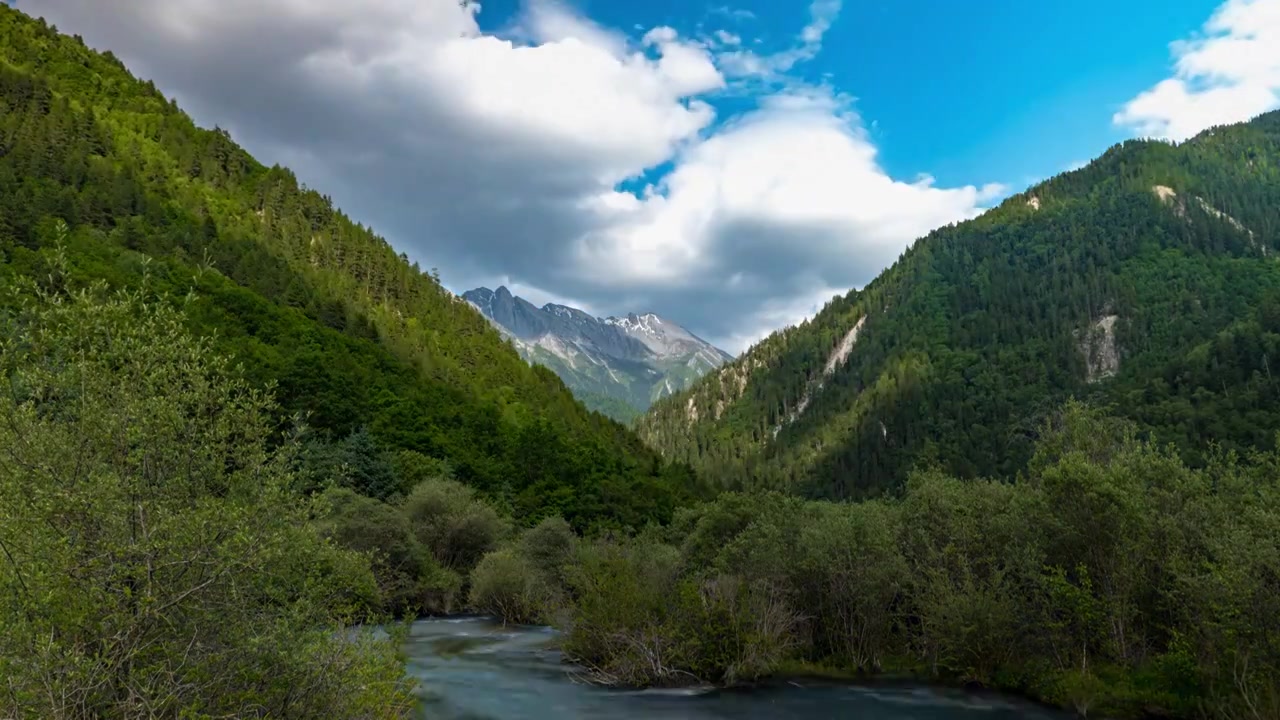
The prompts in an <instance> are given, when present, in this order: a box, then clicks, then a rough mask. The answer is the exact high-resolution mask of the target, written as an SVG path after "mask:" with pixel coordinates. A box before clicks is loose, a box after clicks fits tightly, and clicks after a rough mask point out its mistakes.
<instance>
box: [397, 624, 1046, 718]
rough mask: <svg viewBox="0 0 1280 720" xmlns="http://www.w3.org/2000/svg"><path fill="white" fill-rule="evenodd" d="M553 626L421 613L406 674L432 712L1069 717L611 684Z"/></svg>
mask: <svg viewBox="0 0 1280 720" xmlns="http://www.w3.org/2000/svg"><path fill="white" fill-rule="evenodd" d="M553 639H554V632H553V631H552V630H549V629H546V628H529V627H505V628H504V627H502V626H501V625H498V624H496V623H494V622H492V621H490V620H487V619H483V618H449V619H431V620H420V621H418V622H416V623H414V625H413V627H412V630H411V632H410V635H409V639H408V642H407V647H406V652H407V653H408V658H409V672H410V673H411V674H413V675H414V676H415V677H416V678H418V680H419V681H420V683H421V692H422V695H423V698H424V703H423V717H425V718H432V719H433V720H576V719H582V720H596V719H600V720H606V719H607V720H633V719H634V720H638V719H640V718H670V719H672V720H713V719H715V720H719V719H723V718H744V719H746V720H765V719H766V718H767V719H768V720H818V719H819V718H822V719H824V720H825V719H826V718H860V719H863V720H1013V719H1014V718H1026V719H1029V720H1065V718H1066V717H1067V716H1066V715H1064V714H1061V713H1057V712H1053V711H1050V710H1046V709H1043V708H1040V707H1038V706H1034V705H1031V704H1029V703H1026V702H1023V701H1021V700H1016V699H1011V698H1007V697H1003V696H999V695H989V694H977V693H969V692H964V691H960V690H939V689H932V688H926V687H902V686H859V685H848V684H834V683H819V682H810V681H797V682H781V683H777V684H775V685H772V686H769V687H763V688H756V689H752V690H739V691H717V690H712V689H709V688H703V689H686V690H638V691H628V690H610V689H606V688H601V687H595V686H592V685H587V684H583V683H579V682H575V681H574V680H573V678H572V677H571V674H570V672H569V668H568V667H567V666H566V665H565V664H564V663H563V661H562V658H561V656H560V654H559V653H558V652H556V650H555V649H554V648H553V647H552V641H553Z"/></svg>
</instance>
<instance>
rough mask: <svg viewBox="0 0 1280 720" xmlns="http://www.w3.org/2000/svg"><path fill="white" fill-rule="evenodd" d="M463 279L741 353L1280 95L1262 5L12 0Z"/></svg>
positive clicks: (1277, 41) (1274, 27)
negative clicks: (1044, 197)
mask: <svg viewBox="0 0 1280 720" xmlns="http://www.w3.org/2000/svg"><path fill="white" fill-rule="evenodd" d="M18 5H19V7H24V8H27V9H28V11H29V12H33V13H37V14H42V15H44V16H45V17H47V18H48V19H50V20H51V21H53V22H55V23H56V24H57V25H58V26H59V27H60V28H62V29H63V30H65V31H69V32H75V33H79V34H81V35H83V36H84V37H85V38H86V40H87V41H88V42H89V43H90V44H91V45H94V46H95V47H98V48H101V49H110V50H112V51H113V52H115V53H116V55H118V56H119V57H121V58H122V59H124V60H125V62H126V63H128V65H129V66H130V67H131V68H132V69H133V70H134V71H135V72H136V73H137V74H139V75H141V76H143V77H146V78H150V79H152V80H154V81H155V82H156V84H157V85H158V86H159V87H160V88H161V89H162V90H164V91H165V92H166V93H168V94H170V95H172V96H173V97H175V98H176V99H177V100H178V102H179V103H180V104H181V105H182V106H183V107H184V108H185V109H186V110H187V111H188V112H190V113H191V114H192V115H193V116H194V117H195V119H196V120H197V121H198V122H200V123H202V124H204V125H206V126H212V125H215V124H216V125H219V126H221V127H224V128H227V129H229V130H230V131H231V133H232V135H233V136H234V137H235V138H236V139H237V140H238V141H239V142H240V143H242V144H243V145H244V146H245V147H247V148H248V149H249V150H250V151H251V152H253V153H254V154H255V155H256V156H258V157H259V158H260V159H262V160H263V161H265V162H267V163H280V164H284V165H288V166H290V167H292V168H293V169H294V170H295V171H296V172H297V173H298V176H299V177H300V178H302V179H303V180H304V181H305V182H306V183H307V184H308V185H310V186H312V187H315V188H318V189H320V190H322V191H324V192H326V193H327V194H329V195H330V196H331V197H333V198H334V200H335V201H336V202H337V203H338V205H340V206H341V207H342V208H343V209H344V210H346V211H347V212H348V213H349V214H350V215H352V216H353V217H355V218H356V219H358V220H360V221H362V222H365V223H367V224H369V225H370V226H372V227H374V228H375V229H377V230H378V231H379V232H380V233H382V234H383V235H385V236H386V238H387V239H388V241H389V242H391V244H392V245H393V246H395V247H396V248H397V249H398V250H401V251H403V252H405V253H407V254H408V255H409V256H410V257H411V258H413V259H415V260H417V261H418V262H419V263H420V264H421V265H422V266H423V267H427V268H430V267H436V268H439V270H440V274H441V277H442V279H443V281H444V283H445V285H446V286H447V287H449V288H450V289H452V290H454V291H455V292H462V291H465V290H468V289H470V288H473V287H476V286H479V285H486V286H489V287H495V286H497V285H499V284H505V285H507V286H509V287H510V288H511V289H512V290H513V291H514V292H516V293H517V294H520V295H523V296H525V297H526V298H528V299H530V300H532V301H533V302H536V303H542V302H549V301H552V302H559V303H563V304H566V305H571V306H576V307H580V308H583V309H585V310H587V311H588V312H592V313H595V314H597V315H611V314H612V315H618V314H625V313H626V312H630V311H635V312H645V311H653V312H657V313H659V314H661V315H663V316H664V317H668V318H670V319H673V320H676V321H677V322H680V323H681V324H684V325H685V326H687V327H688V328H689V329H690V330H692V331H693V332H695V333H697V334H698V335H700V336H702V337H705V338H708V339H709V340H712V341H713V342H716V343H717V344H719V345H720V346H721V347H723V348H725V349H727V350H729V351H731V352H738V351H741V350H743V349H744V348H746V347H747V346H749V345H750V344H751V343H752V342H754V341H756V340H758V339H760V338H761V337H763V336H764V335H766V334H767V333H769V332H771V331H773V330H776V329H778V328H780V327H783V326H785V325H788V324H792V323H795V322H798V321H800V320H801V319H803V318H804V317H806V316H809V315H811V314H813V313H814V312H815V311H816V310H817V309H818V308H820V307H821V305H822V304H823V303H824V302H825V301H827V300H829V299H830V298H831V297H832V296H834V295H837V294H843V293H845V292H847V291H848V290H849V289H851V288H857V287H861V286H863V285H864V284H866V283H867V282H869V281H870V280H871V279H873V278H874V277H875V276H876V275H877V274H878V273H880V272H881V271H883V270H884V269H885V268H886V267H888V266H889V265H890V264H892V263H893V262H894V261H895V260H896V259H897V258H898V257H899V256H900V254H901V253H902V251H903V250H905V249H906V248H907V247H909V246H910V245H911V243H913V242H914V241H915V240H916V239H917V238H919V237H922V236H924V235H925V234H927V233H928V232H929V231H930V230H931V229H933V228H936V227H938V226H941V225H945V224H947V223H953V222H958V221H963V220H965V219H968V218H972V217H975V216H977V215H978V214H981V213H982V212H984V211H985V210H986V209H987V208H990V207H992V206H993V205H994V204H995V203H998V202H999V201H1000V199H1001V198H1002V197H1005V196H1007V195H1008V194H1010V193H1014V192H1019V191H1021V190H1023V189H1025V188H1026V187H1028V186H1029V185H1030V184H1032V183H1034V182H1036V181H1039V180H1041V179H1044V178H1047V177H1050V176H1052V175H1055V174H1057V173H1059V172H1062V171H1064V170H1066V169H1068V168H1069V167H1071V166H1074V165H1076V164H1079V163H1082V162H1084V161H1087V160H1089V159H1091V158H1093V157H1096V156H1097V155H1099V154H1100V153H1101V152H1102V151H1103V150H1105V149H1106V148H1107V147H1108V146H1109V145H1111V144H1112V143H1115V142H1117V141H1120V140H1123V139H1126V138H1132V137H1151V138H1156V139H1160V140H1168V141H1180V140H1183V139H1186V138H1188V137H1191V136H1192V135H1194V134H1196V133H1198V132H1200V131H1202V130H1204V129H1206V128H1208V127H1211V126H1212V125H1215V124H1221V123H1230V122H1239V121H1243V120H1247V119H1249V118H1250V117H1252V116H1254V115H1256V114H1258V113H1260V112H1263V111H1265V110H1269V109H1272V108H1275V107H1278V106H1280V0H1218V1H1214V0H1184V1H1183V2H1170V1H1168V0H1166V1H1165V2H1157V1H1156V0H1122V1H1120V2H1116V1H1114V0H1111V1H1108V2H1103V1H1102V0H1075V1H1073V2H1067V1H1066V0H1054V1H1053V2H1048V3H1026V2H1014V0H984V1H983V2H977V3H964V2H958V1H956V0H898V1H896V2H888V1H877V2H857V1H855V0H846V1H845V2H841V0H804V1H802V2H782V0H712V1H711V2H710V3H699V2H688V1H687V0H685V1H678V0H648V1H646V2H619V1H617V0H484V1H483V2H481V3H480V8H481V9H480V10H479V12H478V13H476V12H475V10H474V8H471V9H468V8H464V7H461V6H460V4H459V3H458V0H362V2H359V3H356V2H352V1H351V0H308V2H298V1H297V0H217V1H216V2H214V1H213V0H130V2H128V3H106V2H102V0H20V2H19V3H18Z"/></svg>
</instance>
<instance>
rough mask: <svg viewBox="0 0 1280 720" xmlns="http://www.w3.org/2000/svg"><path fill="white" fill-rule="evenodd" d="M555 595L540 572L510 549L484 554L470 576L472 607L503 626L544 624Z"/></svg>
mask: <svg viewBox="0 0 1280 720" xmlns="http://www.w3.org/2000/svg"><path fill="white" fill-rule="evenodd" d="M554 594H555V592H554V590H553V588H552V587H551V586H550V584H549V583H548V582H547V580H546V578H545V577H544V576H543V575H542V574H541V573H540V572H539V571H538V569H537V568H536V567H534V566H533V564H532V563H530V561H529V560H528V559H527V558H525V557H522V556H520V555H519V554H517V553H516V552H515V551H514V550H511V549H503V550H498V551H496V552H491V553H489V554H488V555H485V556H484V559H483V560H481V561H480V564H479V565H477V566H476V569H475V570H474V571H473V572H472V573H471V607H472V608H474V609H475V610H476V611H478V612H482V613H486V614H489V615H493V616H495V617H497V618H498V619H500V620H502V622H503V624H507V623H515V624H532V623H536V622H542V621H543V620H544V619H545V618H546V617H548V616H549V614H550V612H551V610H552V609H553V601H552V598H553V595H554Z"/></svg>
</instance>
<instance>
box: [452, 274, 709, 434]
mask: <svg viewBox="0 0 1280 720" xmlns="http://www.w3.org/2000/svg"><path fill="white" fill-rule="evenodd" d="M462 297H463V298H464V299H466V300H467V301H468V302H470V303H471V304H473V305H475V306H476V307H477V308H479V310H480V311H481V312H482V313H484V314H485V316H486V317H488V318H489V319H490V320H492V321H493V323H494V325H495V326H497V328H498V329H499V331H500V332H502V333H503V335H505V336H506V337H507V338H508V339H510V340H511V342H512V344H513V345H514V346H515V348H516V349H517V350H518V351H519V352H520V354H521V355H523V356H524V357H525V358H526V359H528V360H529V361H531V362H535V363H538V364H540V365H545V366H546V367H548V368H551V369H552V370H554V371H555V373H556V374H557V375H559V376H560V378H561V379H563V380H564V381H565V383H566V384H567V385H568V386H569V388H570V389H571V390H573V392H574V394H575V395H577V396H578V397H579V398H580V399H582V401H583V402H584V403H585V404H586V405H587V407H590V408H592V409H594V410H599V411H600V412H603V413H605V414H607V415H610V416H612V417H615V418H617V419H619V420H624V421H625V420H630V419H632V418H633V417H635V416H636V415H638V414H639V413H641V412H643V411H644V410H645V409H647V408H648V407H649V405H650V404H652V403H653V401H655V400H657V399H659V398H662V397H665V396H667V395H670V394H671V393H673V392H675V391H678V390H682V389H684V388H686V387H688V386H689V385H690V384H692V383H693V382H694V381H695V380H697V379H698V378H700V377H702V376H703V375H705V374H706V373H708V372H710V371H711V370H714V369H715V368H717V367H719V366H720V365H723V364H724V363H725V362H727V361H728V360H731V359H732V356H730V355H729V354H728V353H726V352H724V351H723V350H720V349H719V348H716V347H715V346H713V345H711V344H710V343H708V342H706V341H705V340H703V339H701V338H699V337H697V336H696V335H694V334H693V333H691V332H689V331H688V330H685V329H684V328H682V327H680V326H679V325H677V324H675V323H673V322H671V321H669V320H664V319H663V318H660V317H658V316H657V315H654V314H653V313H646V314H644V315H636V314H634V313H633V314H630V315H628V316H627V317H624V318H615V317H609V318H597V317H593V316H591V315H589V314H587V313H585V312H583V311H581V310H578V309H577V308H571V307H566V306H564V305H556V304H553V303H548V304H546V305H543V306H542V307H541V308H539V307H536V306H535V305H533V304H532V303H530V302H529V301H527V300H525V299H524V298H519V297H515V296H513V295H512V294H511V291H509V290H507V288H505V287H500V288H498V289H497V290H490V289H489V288H476V289H475V290H470V291H468V292H465V293H463V294H462Z"/></svg>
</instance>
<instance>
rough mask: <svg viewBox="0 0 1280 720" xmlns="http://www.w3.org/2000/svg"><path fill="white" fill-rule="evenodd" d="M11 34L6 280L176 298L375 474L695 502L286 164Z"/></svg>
mask: <svg viewBox="0 0 1280 720" xmlns="http://www.w3.org/2000/svg"><path fill="white" fill-rule="evenodd" d="M0 37H2V38H3V42H0V285H4V286H9V285H13V284H16V283H19V282H25V281H26V280H25V279H28V278H35V279H38V280H40V281H41V282H46V283H52V284H54V285H56V286H57V287H58V288H59V289H69V290H74V289H77V288H83V287H86V286H88V285H90V284H92V283H94V282H98V281H102V282H107V283H108V284H110V285H111V286H114V287H120V288H134V289H145V290H146V292H147V293H148V295H149V296H152V297H155V298H168V299H169V301H172V302H182V303H183V305H184V307H185V309H186V310H185V311H186V316H187V317H188V319H189V322H190V323H191V325H192V330H194V331H196V332H197V333H198V334H200V335H203V336H209V337H212V338H213V339H214V343H215V350H217V351H218V352H219V353H222V354H227V355H231V356H233V357H234V359H235V361H236V362H237V363H239V364H240V365H241V366H242V367H243V368H244V373H245V375H246V376H247V378H248V379H249V380H250V381H251V382H253V383H254V384H255V385H257V386H259V387H263V388H266V387H272V388H273V391H274V395H275V397H276V400H277V401H278V403H279V404H280V406H281V410H282V416H281V418H279V420H280V422H281V423H282V425H283V424H286V423H292V418H294V417H297V418H300V419H302V420H303V421H304V422H305V424H306V426H307V428H308V431H307V432H308V435H307V437H308V438H309V440H308V442H309V443H310V444H311V445H316V444H324V443H328V442H333V443H339V442H343V441H344V440H345V439H347V438H352V437H356V438H357V439H358V440H359V442H356V443H354V444H353V445H352V447H357V446H358V447H359V448H363V449H362V450H361V452H363V453H364V455H365V456H366V459H367V460H368V461H369V463H371V464H370V465H369V467H370V468H374V469H375V470H376V472H373V474H372V475H370V477H374V476H380V475H385V474H386V472H384V470H385V467H386V464H387V462H389V461H388V460H387V458H388V457H390V458H392V459H395V460H396V462H397V463H400V464H401V465H400V466H402V465H403V464H404V462H409V464H410V465H415V466H416V465H422V464H423V463H425V465H423V466H424V467H431V468H439V467H446V466H447V467H449V468H451V469H452V470H451V472H453V473H454V474H455V475H456V476H457V478H458V479H460V480H462V481H464V482H466V483H467V484H469V485H470V486H472V487H473V488H475V489H477V490H478V491H479V492H481V493H482V494H483V495H484V496H485V497H487V498H490V499H493V500H494V501H496V502H498V503H500V504H502V505H503V506H504V507H508V508H510V509H512V511H513V512H514V513H515V514H516V515H517V517H519V518H520V519H522V520H534V519H536V518H537V517H540V516H544V515H550V514H560V515H562V516H564V517H565V518H566V519H568V520H570V521H571V522H573V523H575V524H576V525H578V526H580V527H585V526H587V525H590V524H593V523H617V524H621V525H637V526H638V525H641V524H644V523H646V522H649V521H651V520H661V519H663V518H665V517H667V516H669V514H670V512H671V510H672V508H673V507H674V506H675V505H677V504H678V503H680V502H682V499H683V498H686V497H687V496H688V492H689V489H690V488H691V487H692V486H693V483H692V479H691V478H690V477H689V475H688V473H687V471H686V470H685V469H682V468H677V467H673V466H669V465H666V464H664V463H662V462H661V461H660V459H659V458H658V457H657V456H656V454H655V453H654V452H652V451H651V450H649V449H647V448H646V447H645V446H644V445H643V444H642V443H641V442H640V441H639V439H638V438H637V437H636V436H635V435H634V434H633V433H632V432H630V431H629V430H627V429H626V428H624V427H623V426H621V425H619V424H618V423H616V422H614V421H612V420H610V419H608V418H605V417H603V416H601V415H599V414H597V413H593V412H590V411H588V410H587V409H586V408H584V407H583V406H582V404H581V403H579V402H577V401H576V400H575V398H574V397H573V395H572V394H571V393H570V392H569V391H568V389H567V388H565V386H564V384H563V383H562V382H561V381H560V380H559V379H558V378H557V377H556V376H555V375H554V374H553V373H551V372H549V371H547V370H546V369H544V368H540V367H531V366H530V365H529V364H528V363H526V362H524V361H523V360H522V359H521V358H520V356H519V355H518V354H517V353H516V352H514V351H513V350H512V349H511V347H510V346H509V345H508V344H507V343H506V342H505V341H504V340H503V338H502V336H501V335H500V334H499V333H498V332H497V331H496V330H494V329H493V328H492V327H491V326H490V324H489V323H488V322H487V321H486V320H485V319H484V317H483V316H481V314H480V313H478V312H476V311H475V309H474V308H473V307H472V306H471V305H470V304H468V303H467V302H465V301H464V300H462V299H461V298H459V297H457V296H455V295H453V294H452V293H450V292H449V291H447V290H445V289H444V288H443V287H442V286H441V285H440V283H439V281H438V279H437V278H435V277H433V276H432V275H431V274H429V273H426V272H423V271H422V270H421V269H419V267H418V266H417V265H416V264H411V263H409V262H408V261H407V259H406V258H405V256H404V255H402V254H399V253H397V252H396V251H395V250H394V249H393V248H392V247H391V246H390V245H389V244H388V243H387V242H386V241H385V240H384V239H383V238H381V237H379V236H378V235H377V234H375V233H374V232H373V231H372V230H370V229H369V228H368V227H366V226H365V225H363V224H360V223H358V222H356V221H354V220H352V219H351V218H348V217H347V216H346V215H344V214H343V213H342V212H341V211H340V210H338V209H336V208H335V207H334V205H333V203H332V201H331V200H330V199H329V198H328V197H326V196H324V195H321V194H320V193H318V192H315V191H313V190H309V189H307V188H306V187H304V186H303V185H302V184H301V183H299V181H298V179H297V178H296V177H295V176H294V174H293V173H292V172H290V171H289V170H288V169H286V168H282V167H278V166H277V167H266V166H264V165H262V164H261V163H259V162H258V161H257V160H255V159H254V158H253V157H252V156H250V155H249V154H248V153H247V152H245V151H244V150H243V149H241V148H240V147H239V146H238V145H237V144H236V143H235V142H234V141H233V140H232V138H231V137H230V135H229V134H228V133H227V132H225V131H223V130H220V129H214V130H206V129H202V128H200V127H197V126H196V124H195V123H194V122H193V121H192V120H191V119H190V118H189V117H188V116H187V115H186V114H184V113H183V112H182V111H181V110H180V109H179V108H178V106H177V104H176V103H174V102H172V101H170V100H169V99H167V98H165V97H164V96H163V95H162V94H161V93H160V92H159V91H158V90H157V89H156V87H155V86H154V85H153V84H151V83H150V82H143V81H140V80H138V79H136V78H134V77H133V76H132V75H131V74H130V73H129V72H128V70H127V69H126V68H125V67H124V65H123V64H121V63H120V62H119V61H118V60H117V59H116V58H115V57H114V56H113V55H111V54H110V53H98V52H95V51H94V50H92V49H90V48H88V47H86V46H85V44H84V43H83V41H82V40H80V39H79V38H75V37H68V36H65V35H60V34H58V32H57V31H56V29H54V28H52V27H50V26H48V25H47V24H45V23H44V22H43V21H40V20H35V19H32V18H30V17H28V16H26V15H25V14H23V13H21V12H20V11H18V10H15V9H13V8H10V7H8V6H0ZM63 223H65V230H63V229H62V228H63V227H64V226H63ZM423 233H424V235H426V236H427V237H428V240H427V247H428V248H429V246H430V243H429V233H430V229H429V228H424V229H423ZM428 252H429V250H428ZM10 295H11V294H4V295H3V298H4V299H0V303H12V302H14V301H13V300H12V298H11V297H10ZM183 298H188V299H187V300H182V299H183ZM6 307H7V306H6ZM0 309H5V308H0ZM286 426H287V425H286ZM366 433H367V437H368V438H371V440H370V441H368V442H366V441H365V438H366ZM344 447H345V446H344ZM406 453H407V454H406ZM405 458H410V460H405ZM402 461H403V462H402ZM428 461H429V462H428ZM397 467H399V466H397ZM387 472H389V471H387ZM411 475H412V473H410V474H409V475H406V477H408V476H411ZM375 487H377V488H382V490H379V491H378V492H379V493H381V492H383V491H384V490H386V487H385V484H383V485H379V484H377V483H374V484H371V485H369V486H368V487H365V488H363V489H364V490H367V491H370V492H373V490H372V489H371V488H375ZM386 491H388V492H389V490H386Z"/></svg>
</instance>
